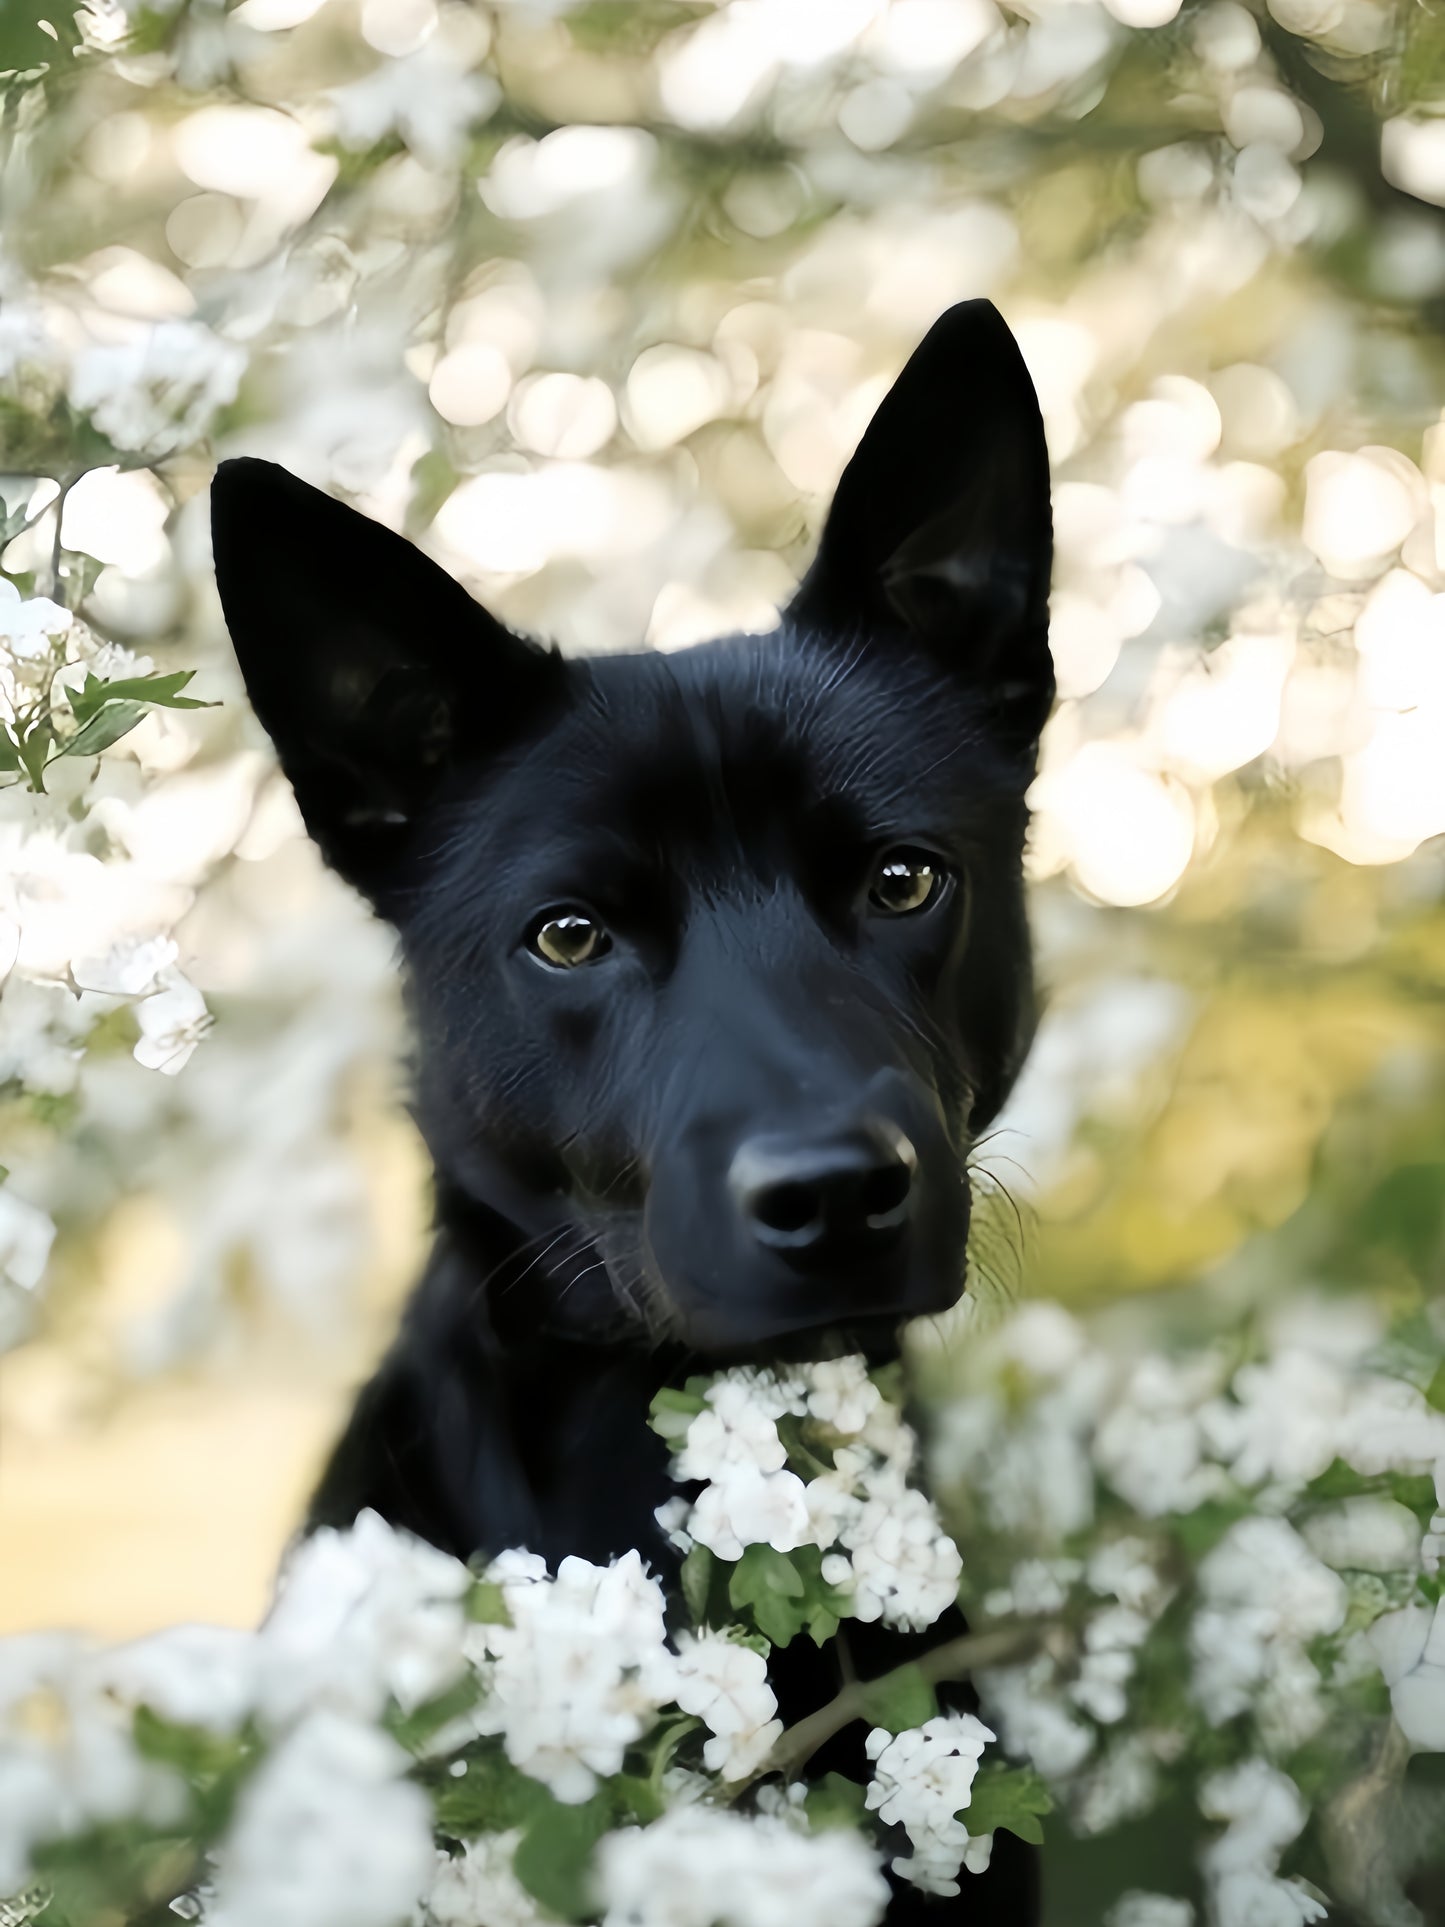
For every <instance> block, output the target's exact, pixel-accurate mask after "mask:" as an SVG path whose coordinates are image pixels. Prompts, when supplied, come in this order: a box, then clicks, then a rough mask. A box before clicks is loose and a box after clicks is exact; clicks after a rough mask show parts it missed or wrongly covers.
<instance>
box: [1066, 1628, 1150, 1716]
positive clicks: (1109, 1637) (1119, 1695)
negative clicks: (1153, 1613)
mask: <svg viewBox="0 0 1445 1927" xmlns="http://www.w3.org/2000/svg"><path fill="white" fill-rule="evenodd" d="M1148 1633H1149V1621H1148V1620H1147V1619H1145V1618H1144V1617H1143V1615H1142V1614H1140V1613H1136V1612H1134V1611H1133V1610H1132V1609H1131V1608H1130V1607H1128V1606H1111V1607H1108V1608H1107V1609H1106V1610H1105V1611H1103V1612H1100V1613H1095V1615H1094V1617H1093V1618H1092V1619H1091V1620H1090V1621H1089V1623H1088V1624H1087V1626H1085V1628H1084V1656H1083V1660H1082V1661H1081V1663H1080V1666H1079V1675H1078V1678H1077V1679H1076V1680H1075V1681H1074V1682H1073V1684H1072V1685H1071V1686H1070V1688H1069V1697H1070V1698H1071V1699H1072V1700H1073V1701H1074V1703H1075V1705H1077V1706H1082V1707H1083V1709H1084V1711H1085V1712H1086V1713H1089V1714H1091V1715H1092V1716H1093V1717H1094V1718H1095V1719H1096V1720H1098V1721H1099V1723H1100V1724H1101V1725H1104V1726H1108V1725H1112V1724H1113V1723H1114V1722H1115V1721H1116V1720H1121V1719H1123V1717H1124V1715H1125V1713H1127V1712H1128V1710H1129V1700H1128V1695H1127V1694H1126V1692H1125V1690H1124V1689H1125V1687H1126V1686H1127V1685H1128V1683H1129V1681H1130V1680H1131V1679H1132V1678H1133V1676H1134V1663H1135V1658H1134V1656H1135V1651H1136V1649H1137V1648H1138V1647H1139V1646H1141V1645H1142V1644H1143V1643H1144V1640H1145V1639H1146V1638H1147V1636H1148Z"/></svg>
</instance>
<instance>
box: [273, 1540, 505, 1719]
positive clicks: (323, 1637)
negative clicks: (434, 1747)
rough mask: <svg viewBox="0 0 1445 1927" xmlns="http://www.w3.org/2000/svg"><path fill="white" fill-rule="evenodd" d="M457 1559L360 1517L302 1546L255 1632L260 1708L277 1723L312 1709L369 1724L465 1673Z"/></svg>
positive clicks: (462, 1587) (465, 1584) (464, 1576)
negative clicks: (343, 1529)
mask: <svg viewBox="0 0 1445 1927" xmlns="http://www.w3.org/2000/svg"><path fill="white" fill-rule="evenodd" d="M470 1585H471V1577H470V1575H469V1573H468V1572H467V1569H466V1567H465V1566H463V1565H462V1564H461V1563H460V1561H459V1560H456V1559H453V1558H451V1557H450V1556H449V1555H448V1554H446V1553H443V1552H438V1551H437V1550H436V1549H435V1547H433V1546H429V1545H426V1544H424V1543H423V1541H422V1540H420V1539H413V1538H412V1537H411V1536H410V1535H409V1534H408V1533H404V1532H398V1531H396V1530H395V1529H394V1528H393V1527H391V1526H389V1525H388V1524H387V1523H386V1521H385V1520H384V1519H382V1518H380V1517H379V1516H378V1515H377V1514H376V1513H374V1512H369V1511H368V1512H363V1513H362V1514H361V1515H360V1517H359V1518H358V1519H357V1521H356V1524H355V1525H354V1526H353V1527H352V1528H351V1529H350V1530H349V1531H348V1532H337V1531H335V1530H333V1529H332V1528H331V1527H329V1526H323V1527H322V1528H321V1529H320V1531H318V1532H314V1533H312V1535H311V1537H310V1538H309V1539H306V1540H303V1541H302V1543H301V1544H300V1545H299V1546H298V1547H297V1549H296V1550H295V1552H294V1553H293V1554H292V1555H291V1557H290V1559H289V1560H288V1561H287V1564H286V1566H285V1568H284V1570H283V1572H282V1576H281V1582H280V1591H279V1593H278V1596H277V1599H276V1603H275V1605H274V1606H273V1607H272V1609H271V1613H270V1616H269V1617H268V1618H267V1620H266V1622H265V1624H264V1625H263V1626H262V1628H261V1631H260V1635H259V1639H260V1648H261V1669H262V1675H261V1687H260V1702H261V1710H262V1712H263V1714H264V1716H265V1718H266V1719H267V1721H268V1722H269V1723H270V1724H272V1725H284V1724H286V1723H287V1722H289V1721H291V1720H293V1719H295V1718H296V1717H297V1716H298V1715H299V1714H300V1713H301V1712H303V1711H304V1710H307V1709H309V1708H311V1707H313V1706H329V1707H332V1708H334V1709H336V1710H337V1711H339V1712H344V1713H347V1714H350V1715H352V1716H353V1717H354V1718H356V1719H376V1718H377V1717H378V1716H379V1715H380V1714H381V1713H382V1711H383V1710H384V1709H385V1707H386V1705H387V1703H388V1701H390V1700H395V1701H396V1703H397V1704H398V1705H399V1706H401V1707H402V1708H403V1709H405V1710H408V1711H409V1710H410V1709H412V1708H413V1707H416V1706H420V1705H422V1704H424V1703H425V1702H426V1701H428V1700H430V1699H434V1698H435V1697H436V1696H437V1695H438V1694H440V1693H443V1692H445V1691H446V1689H447V1687H449V1686H451V1685H452V1684H453V1683H454V1682H455V1681H456V1680H457V1679H459V1678H460V1677H461V1675H462V1673H463V1672H464V1671H465V1669H466V1658H465V1654H464V1652H463V1644H462V1642H463V1635H464V1633H465V1632H466V1630H467V1620H466V1612H465V1607H464V1604H463V1600H464V1597H465V1594H466V1593H467V1591H468V1590H469V1588H470Z"/></svg>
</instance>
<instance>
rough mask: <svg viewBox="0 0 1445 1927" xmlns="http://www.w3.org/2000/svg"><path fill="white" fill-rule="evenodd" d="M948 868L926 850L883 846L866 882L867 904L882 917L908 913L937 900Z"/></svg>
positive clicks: (946, 880) (944, 884)
mask: <svg viewBox="0 0 1445 1927" xmlns="http://www.w3.org/2000/svg"><path fill="white" fill-rule="evenodd" d="M947 883H948V871H947V870H946V869H945V868H944V866H943V865H942V864H941V863H940V862H939V861H938V859H937V857H934V856H930V855H929V853H928V851H927V850H910V849H897V850H886V851H885V852H884V854H883V855H882V857H880V858H879V861H878V865H877V868H876V869H875V870H874V872H873V880H872V882H871V883H870V884H869V885H868V908H869V909H870V910H872V911H874V912H876V913H877V915H879V916H883V917H911V916H914V915H916V914H917V913H918V911H920V910H926V909H927V908H928V906H929V905H930V904H931V903H936V902H937V901H938V899H939V897H940V896H942V894H943V891H944V889H945V887H946V886H947Z"/></svg>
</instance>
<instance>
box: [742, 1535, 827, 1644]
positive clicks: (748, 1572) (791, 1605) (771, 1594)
mask: <svg viewBox="0 0 1445 1927" xmlns="http://www.w3.org/2000/svg"><path fill="white" fill-rule="evenodd" d="M806 1596H807V1587H806V1585H805V1584H804V1582H803V1576H802V1574H801V1573H800V1572H799V1571H798V1569H797V1568H796V1566H794V1564H793V1562H792V1560H791V1559H790V1558H789V1557H788V1555H787V1554H786V1553H785V1552H778V1551H777V1550H776V1549H775V1548H774V1547H773V1546H749V1547H748V1548H747V1549H746V1550H745V1552H744V1553H743V1556H742V1558H741V1559H739V1561H738V1562H737V1564H736V1565H735V1566H734V1567H733V1570H732V1577H731V1578H730V1579H729V1580H728V1598H729V1599H730V1600H731V1601H732V1603H733V1605H734V1606H736V1607H738V1608H739V1609H740V1610H741V1609H746V1610H748V1611H749V1612H751V1614H752V1618H753V1623H754V1625H756V1627H757V1629H758V1631H759V1632H760V1633H762V1634H764V1635H765V1637H766V1638H768V1639H770V1640H771V1641H772V1643H773V1644H774V1645H775V1646H786V1645H787V1644H788V1641H789V1640H790V1639H792V1638H793V1636H794V1635H795V1634H796V1633H798V1632H800V1631H801V1630H802V1628H803V1625H804V1622H805V1621H806V1619H807V1618H808V1610H807V1607H806V1605H805V1603H804V1601H805V1599H806Z"/></svg>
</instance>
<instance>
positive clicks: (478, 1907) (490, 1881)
mask: <svg viewBox="0 0 1445 1927" xmlns="http://www.w3.org/2000/svg"><path fill="white" fill-rule="evenodd" d="M521 1837H522V1836H521V1833H520V1832H519V1831H517V1830H515V1829H514V1830H513V1831H511V1832H509V1833H484V1834H483V1835H482V1836H481V1838H480V1839H477V1840H472V1841H469V1842H468V1843H467V1845H466V1846H465V1847H463V1849H462V1851H461V1852H460V1853H459V1854H457V1855H456V1856H455V1857H454V1858H453V1857H452V1856H451V1855H449V1854H445V1853H440V1854H438V1855H437V1866H436V1872H435V1873H434V1875H433V1876H432V1883H431V1887H430V1889H429V1890H428V1893H427V1896H426V1900H425V1903H424V1905H423V1908H422V1923H423V1927H481V1923H485V1927H554V1921H555V1916H554V1915H552V1914H549V1913H547V1912H546V1911H545V1910H544V1909H543V1908H541V1907H539V1906H538V1904H537V1902H536V1901H535V1900H533V1898H532V1896H531V1895H530V1894H529V1893H528V1892H527V1890H526V1888H525V1887H524V1886H523V1885H522V1883H521V1881H519V1880H518V1878H517V1876H516V1874H515V1873H514V1872H513V1871H512V1856H513V1854H515V1852H516V1851H517V1843H518V1841H519V1840H520V1839H521Z"/></svg>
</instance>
